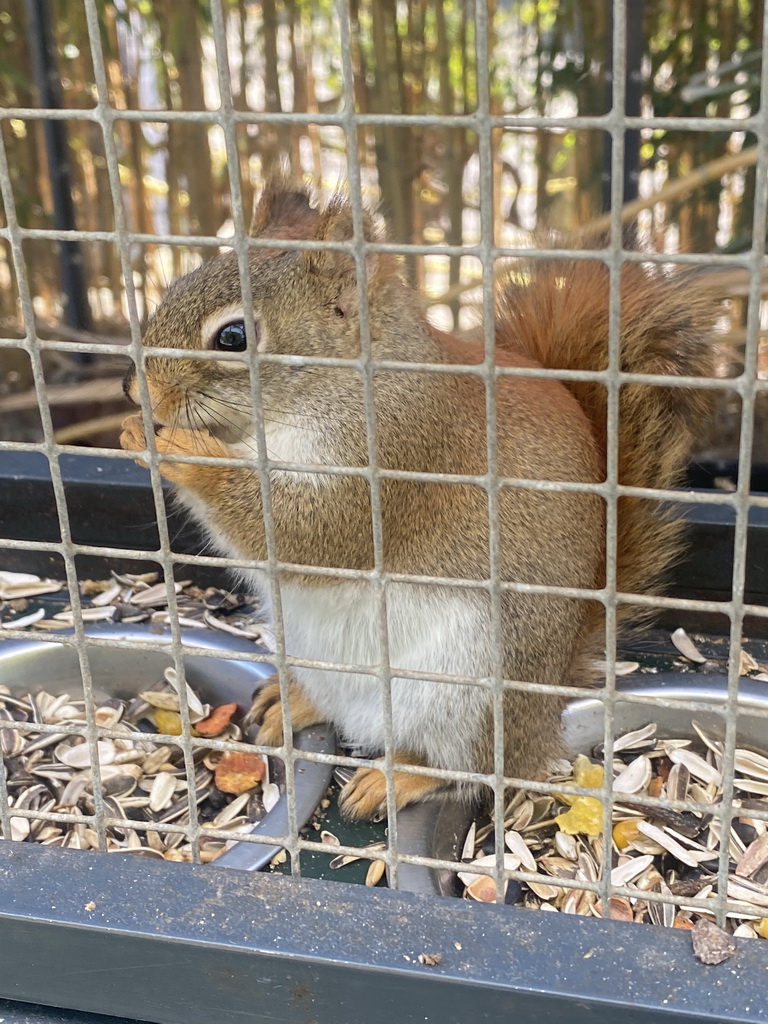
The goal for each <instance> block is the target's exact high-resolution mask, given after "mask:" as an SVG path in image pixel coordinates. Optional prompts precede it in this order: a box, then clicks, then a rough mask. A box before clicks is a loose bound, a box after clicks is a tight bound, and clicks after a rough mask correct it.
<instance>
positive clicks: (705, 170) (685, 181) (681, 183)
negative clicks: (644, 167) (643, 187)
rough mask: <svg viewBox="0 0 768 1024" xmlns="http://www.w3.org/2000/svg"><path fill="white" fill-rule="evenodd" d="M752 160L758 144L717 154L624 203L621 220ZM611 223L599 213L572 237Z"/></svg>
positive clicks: (632, 216)
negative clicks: (656, 187) (689, 171)
mask: <svg viewBox="0 0 768 1024" xmlns="http://www.w3.org/2000/svg"><path fill="white" fill-rule="evenodd" d="M755 163H757V146H750V147H749V148H748V149H742V150H741V152H740V153H728V154H726V155H725V156H720V157H718V158H717V159H716V160H710V161H709V163H706V164H702V165H701V167H697V168H696V170H695V171H691V173H690V174H686V176H685V177H684V178H676V179H675V180H674V181H668V182H667V184H666V185H664V186H663V188H660V189H659V190H658V192H654V193H653V194H652V195H650V196H645V198H641V199H633V200H632V202H630V203H626V204H625V205H624V206H623V207H622V209H621V222H622V224H626V223H627V222H628V221H630V220H634V218H635V217H636V216H637V215H638V213H641V212H642V211H643V210H650V209H651V207H653V206H655V205H656V204H657V203H668V202H670V200H672V199H680V198H681V196H685V195H687V194H688V193H689V192H693V191H694V189H697V188H699V187H700V186H701V185H705V184H706V183H707V182H708V181H714V180H715V179H716V178H722V177H723V176H724V175H725V174H730V173H731V171H737V170H738V169H739V168H740V167H751V166H752V165H753V164H755ZM610 226H611V214H610V213H604V214H603V215H602V216H600V217H597V218H595V220H592V221H589V223H587V224H585V225H584V226H583V227H580V228H579V229H578V230H577V231H575V232H574V234H573V237H574V238H579V237H580V236H582V235H588V234H592V233H597V232H600V231H605V230H606V229H607V228H609V227H610Z"/></svg>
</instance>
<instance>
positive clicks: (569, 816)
mask: <svg viewBox="0 0 768 1024" xmlns="http://www.w3.org/2000/svg"><path fill="white" fill-rule="evenodd" d="M555 822H556V823H557V827H558V828H559V829H560V831H561V832H567V833H568V835H570V836H575V835H579V834H583V835H587V836H599V835H600V833H601V832H602V831H603V805H602V803H601V802H600V801H599V800H596V799H595V797H593V796H577V797H576V799H575V800H574V801H573V804H572V805H571V807H570V809H569V810H567V811H566V812H565V813H564V814H558V815H556V817H555Z"/></svg>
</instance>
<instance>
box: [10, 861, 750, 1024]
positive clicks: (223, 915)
mask: <svg viewBox="0 0 768 1024" xmlns="http://www.w3.org/2000/svg"><path fill="white" fill-rule="evenodd" d="M91 904H95V908H93V909H87V908H88V907H90V906H91ZM0 935H1V936H2V957H0V994H2V995H4V996H8V997H10V998H13V999H17V1000H28V1001H34V1002H38V1003H39V1002H43V1003H47V1004H50V1005H53V1006H67V1007H75V1008H77V1009H79V1010H84V1011H90V1012H94V1013H107V1014H108V1013H110V1012H113V1011H114V1010H115V1009H116V1008H119V1010H120V1012H121V1013H122V1014H125V1015H128V1016H131V1017H134V1018H137V1019H140V1020H147V1021H157V1022H161V1024H180V1022H184V1024H210V1022H211V1021H214V1020H215V1021H216V1022H217V1024H241V1022H242V1021H243V1020H252V1021H254V1022H264V1024H267V1022H269V1024H274V1022H276V1021H281V1022H286V1024H313V1022H314V1024H351V1022H352V1021H365V1024H395V1022H396V1024H423V1022H424V1021H434V1022H436V1024H467V1022H468V1021H484V1022H494V1024H496V1022H498V1024H501V1022H502V1021H514V1022H515V1024H534V1022H535V1024H543V1022H545V1021H546V1022H547V1024H595V1022H606V1024H607V1022H612V1024H613V1022H615V1021H617V1020H619V1019H621V1021H622V1024H661V1022H662V1021H667V1020H668V1021H670V1022H673V1021H674V1022H675V1024H703V1022H705V1021H706V1022H711V1024H714V1022H718V1024H722V1022H723V1021H725V1020H727V1021H729V1022H734V1024H735V1022H750V1024H752V1022H760V1021H768V1003H766V1001H765V998H764V992H765V977H766V968H767V967H768V962H767V961H766V950H765V946H764V944H763V943H761V942H758V941H751V942H750V941H744V942H742V943H741V944H740V947H739V952H738V953H737V955H736V956H735V957H734V958H733V959H732V960H729V961H728V962H727V963H725V964H723V965H721V966H719V967H707V966H705V965H704V964H701V963H699V962H698V961H697V960H696V959H695V958H694V957H693V955H692V953H691V943H690V936H689V935H688V934H685V933H682V932H675V931H674V930H668V931H667V932H665V933H664V936H663V939H664V941H663V943H662V942H660V938H661V936H660V934H659V931H658V930H657V929H654V928H638V927H635V926H633V925H626V924H622V923H620V922H609V921H596V920H586V919H582V918H576V917H570V916H567V915H555V914H552V915H549V916H547V918H546V920H544V915H543V914H533V913H530V912H528V911H524V910H514V909H512V908H509V907H504V906H476V905H470V904H468V903H465V902H460V901H458V900H447V899H445V898H441V897H423V896H415V895H411V894H404V893H397V892H390V891H387V890H377V891H371V890H370V889H364V888H363V887H355V886H344V885H342V884H340V883H333V882H319V881H306V880H304V879H292V878H282V877H278V876H274V875H247V874H245V873H241V872H227V871H224V870H221V869H217V868H215V867H196V866H194V865H186V864H165V863H161V862H159V861H158V862H155V861H152V862H146V863H145V862H142V863H140V864H137V863H136V862H135V861H130V860H129V859H128V858H120V857H114V856H113V857H109V858H107V857H95V856H94V857H88V856H82V855H78V854H77V852H76V851H70V850H57V849H50V848H34V847H32V846H26V845H24V844H13V845H12V844H0ZM420 953H431V954H435V953H436V954H439V955H440V957H441V961H440V963H439V964H438V965H436V966H428V965H425V964H421V963H420V962H419V960H418V956H419V954H420ZM97 964H98V967H96V966H95V965H97Z"/></svg>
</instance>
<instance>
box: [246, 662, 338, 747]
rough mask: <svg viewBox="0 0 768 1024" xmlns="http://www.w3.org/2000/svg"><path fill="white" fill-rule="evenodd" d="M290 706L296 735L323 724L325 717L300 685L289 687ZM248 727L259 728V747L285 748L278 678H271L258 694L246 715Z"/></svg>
mask: <svg viewBox="0 0 768 1024" xmlns="http://www.w3.org/2000/svg"><path fill="white" fill-rule="evenodd" d="M288 703H289V707H290V713H291V724H292V726H293V730H294V732H298V731H299V730H300V729H307V728H309V726H310V725H318V724H319V723H320V722H323V721H324V718H323V716H322V714H321V713H320V712H319V711H318V710H317V708H316V707H315V705H314V704H313V703H312V701H311V700H310V699H309V698H308V697H307V696H306V695H305V693H304V691H303V690H302V689H301V687H300V686H299V685H298V683H293V682H292V683H289V685H288ZM249 723H253V724H255V725H258V726H260V728H259V731H258V733H257V734H256V737H255V739H254V742H255V743H258V744H259V746H264V747H279V746H282V743H283V708H282V704H281V703H280V683H279V681H278V678H277V676H272V678H271V679H270V680H269V681H268V682H266V683H265V684H264V686H262V687H261V689H260V690H259V691H258V692H257V693H256V696H255V698H254V701H253V704H252V705H251V710H250V711H249V712H248V714H247V715H246V724H249Z"/></svg>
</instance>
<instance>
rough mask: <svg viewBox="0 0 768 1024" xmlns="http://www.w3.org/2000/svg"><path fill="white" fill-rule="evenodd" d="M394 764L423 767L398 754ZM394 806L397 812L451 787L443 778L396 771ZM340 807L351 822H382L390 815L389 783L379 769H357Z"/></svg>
mask: <svg viewBox="0 0 768 1024" xmlns="http://www.w3.org/2000/svg"><path fill="white" fill-rule="evenodd" d="M394 759H395V762H399V763H400V764H421V763H422V762H421V761H420V760H419V759H417V758H416V757H415V756H414V755H412V754H404V753H398V752H395V755H394ZM394 784H395V803H396V806H397V809H398V811H399V810H402V808H403V807H406V806H407V805H408V804H415V803H419V802H420V801H422V800H429V799H430V798H431V797H433V796H435V795H436V794H437V793H439V792H440V791H441V790H444V789H445V788H446V786H447V785H448V783H447V782H445V780H444V779H436V778H435V777H434V776H432V775H411V774H410V772H408V773H406V772H397V771H396V772H395V773H394ZM339 807H340V808H341V813H342V814H343V815H344V817H345V818H350V819H351V820H352V821H364V820H367V819H373V820H374V821H381V820H382V819H383V818H385V817H386V816H387V780H386V778H385V777H384V773H383V772H380V771H379V769H378V768H358V770H357V771H356V772H355V774H354V775H353V776H352V778H351V779H350V780H349V782H348V783H347V784H346V786H344V788H343V789H342V791H341V793H340V795H339Z"/></svg>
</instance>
